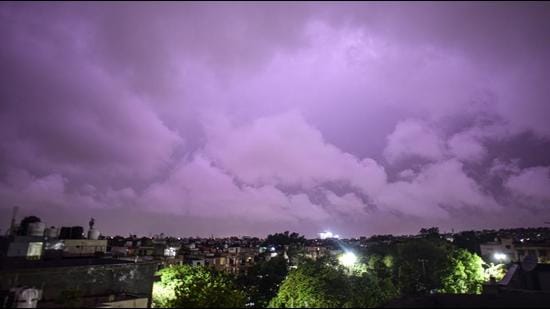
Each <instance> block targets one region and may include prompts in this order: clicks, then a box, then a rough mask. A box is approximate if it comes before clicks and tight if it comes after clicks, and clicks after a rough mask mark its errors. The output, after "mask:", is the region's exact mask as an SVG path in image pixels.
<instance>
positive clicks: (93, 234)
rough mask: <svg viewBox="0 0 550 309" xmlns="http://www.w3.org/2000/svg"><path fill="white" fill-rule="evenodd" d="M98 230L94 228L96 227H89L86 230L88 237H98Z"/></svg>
mask: <svg viewBox="0 0 550 309" xmlns="http://www.w3.org/2000/svg"><path fill="white" fill-rule="evenodd" d="M99 235H100V233H99V230H96V229H91V230H89V231H88V239H93V240H97V239H99Z"/></svg>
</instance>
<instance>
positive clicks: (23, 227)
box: [17, 216, 41, 236]
mask: <svg viewBox="0 0 550 309" xmlns="http://www.w3.org/2000/svg"><path fill="white" fill-rule="evenodd" d="M36 222H41V220H40V218H38V217H36V216H28V217H25V218H23V220H21V223H20V224H19V230H18V231H17V235H20V236H24V235H27V231H28V229H29V224H31V223H36Z"/></svg>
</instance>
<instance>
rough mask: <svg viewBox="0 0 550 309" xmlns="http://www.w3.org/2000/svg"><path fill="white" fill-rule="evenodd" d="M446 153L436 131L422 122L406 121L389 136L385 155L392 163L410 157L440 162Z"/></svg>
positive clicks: (398, 125)
mask: <svg viewBox="0 0 550 309" xmlns="http://www.w3.org/2000/svg"><path fill="white" fill-rule="evenodd" d="M444 151H445V149H444V144H443V142H442V139H441V137H439V136H438V135H437V132H436V131H435V130H433V129H432V128H430V127H429V126H428V125H427V124H425V123H423V122H421V121H417V120H405V121H402V122H399V123H398V124H397V125H396V126H395V130H394V131H393V132H392V133H391V134H390V135H388V145H387V146H386V148H385V149H384V155H385V157H386V159H387V160H388V161H389V162H390V163H392V162H396V161H398V160H400V159H404V158H409V157H419V158H422V159H428V160H439V159H441V158H443V155H444Z"/></svg>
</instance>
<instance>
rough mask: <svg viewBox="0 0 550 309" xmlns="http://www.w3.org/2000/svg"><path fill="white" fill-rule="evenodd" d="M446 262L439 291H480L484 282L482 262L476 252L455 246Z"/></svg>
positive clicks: (472, 292)
mask: <svg viewBox="0 0 550 309" xmlns="http://www.w3.org/2000/svg"><path fill="white" fill-rule="evenodd" d="M448 262H449V264H448V265H447V266H446V269H445V270H444V271H443V274H442V278H441V292H445V293H469V294H480V293H481V290H482V285H483V283H484V282H485V272H484V269H483V264H484V262H483V260H482V259H481V258H480V257H479V256H478V255H477V254H473V253H470V252H468V251H467V250H464V249H460V248H457V249H455V250H453V251H452V252H451V253H450V254H449V259H448Z"/></svg>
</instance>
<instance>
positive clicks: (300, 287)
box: [269, 259, 396, 308]
mask: <svg viewBox="0 0 550 309" xmlns="http://www.w3.org/2000/svg"><path fill="white" fill-rule="evenodd" d="M395 296H396V289H395V288H394V287H393V284H392V283H391V281H389V280H378V278H377V277H376V275H375V274H374V273H369V272H365V271H358V272H356V271H352V272H350V271H349V270H348V269H346V268H344V267H342V266H339V265H335V264H334V262H333V261H329V260H328V259H321V260H318V261H306V262H304V263H302V264H301V265H300V266H299V267H298V268H296V269H293V270H292V271H291V272H290V273H289V275H288V277H287V278H286V279H285V281H283V284H282V285H281V288H280V289H279V293H278V294H277V296H276V297H275V298H273V299H272V301H271V302H270V304H269V307H272V308H286V307H293V308H341V307H344V308H349V307H375V306H379V305H381V304H383V303H385V302H386V301H388V300H390V299H392V298H393V297H395Z"/></svg>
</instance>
